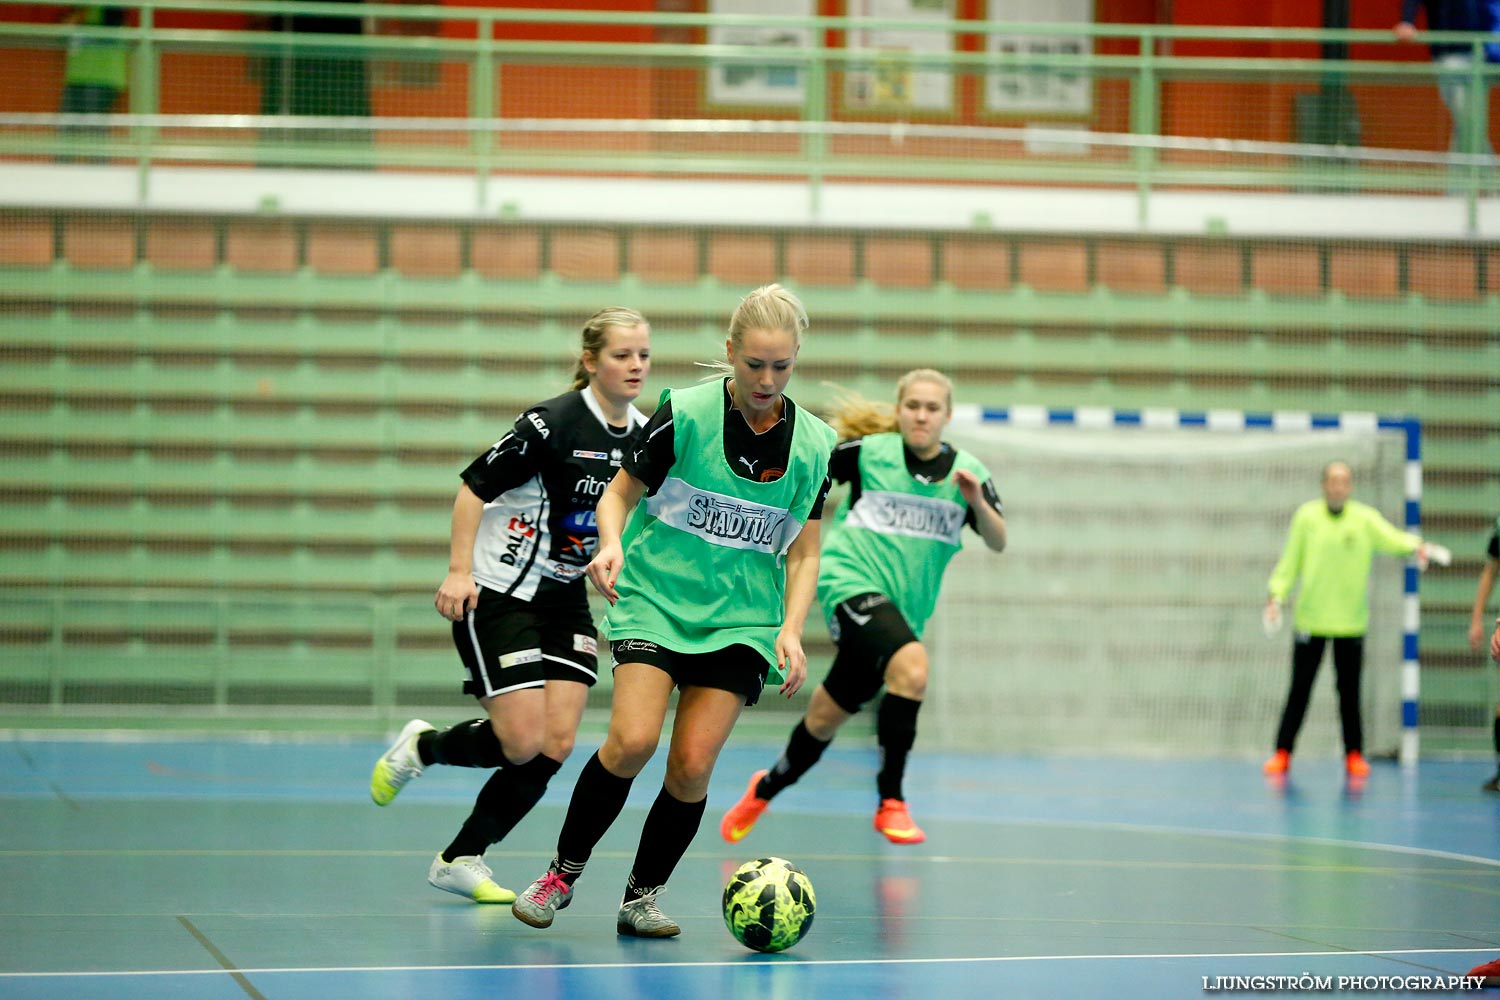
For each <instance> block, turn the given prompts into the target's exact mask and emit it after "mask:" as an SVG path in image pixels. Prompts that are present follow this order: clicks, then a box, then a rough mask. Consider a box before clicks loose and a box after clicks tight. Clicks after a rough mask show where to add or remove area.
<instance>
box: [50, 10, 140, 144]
mask: <svg viewBox="0 0 1500 1000" xmlns="http://www.w3.org/2000/svg"><path fill="white" fill-rule="evenodd" d="M62 20H63V23H64V24H73V25H79V26H87V27H106V28H120V27H124V25H125V12H124V11H123V10H122V9H120V8H119V7H114V6H110V5H106V4H90V5H89V6H86V7H74V8H72V9H71V10H69V11H68V12H67V13H65V14H64V15H63V17H62ZM129 72H130V50H129V49H128V48H127V47H126V46H125V45H124V44H123V43H120V42H114V41H107V40H102V39H98V38H89V37H85V36H84V35H83V34H81V33H77V32H75V33H74V35H73V37H72V38H70V39H69V40H68V55H67V61H66V64H65V66H64V69H63V91H62V102H61V104H60V105H59V107H58V111H60V112H61V113H62V114H65V115H69V114H72V115H107V114H109V113H110V112H112V111H114V110H115V105H116V104H118V103H119V100H120V95H121V94H123V93H124V92H125V85H126V81H127V79H128V75H129ZM58 131H59V133H60V134H61V135H63V136H65V137H67V138H69V139H82V138H103V137H104V136H105V135H107V134H108V133H109V129H108V128H106V127H105V126H103V125H64V126H62V128H60V129H59V130H58ZM74 159H75V157H74V156H73V154H71V153H64V154H63V155H61V156H59V157H58V162H60V163H71V162H73V160H74ZM89 159H90V162H93V163H103V162H104V157H102V156H95V157H90V158H89Z"/></svg>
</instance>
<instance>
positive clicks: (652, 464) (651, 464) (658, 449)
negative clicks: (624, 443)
mask: <svg viewBox="0 0 1500 1000" xmlns="http://www.w3.org/2000/svg"><path fill="white" fill-rule="evenodd" d="M676 460H677V447H676V439H675V437H674V435H673V431H672V401H671V400H670V399H668V400H667V401H666V402H665V403H663V404H661V405H660V406H658V407H657V408H656V412H655V413H653V414H651V419H650V420H648V421H646V425H645V426H644V427H642V428H641V429H640V430H638V431H636V432H635V436H634V437H633V438H631V444H630V450H629V452H627V453H626V455H625V460H624V461H623V462H621V463H620V468H622V469H624V470H625V471H626V472H628V473H630V474H631V475H632V476H634V477H635V478H637V479H639V480H640V481H641V482H643V483H645V484H646V491H647V493H648V494H650V495H654V494H655V493H656V491H657V490H658V489H660V488H661V484H662V483H664V482H666V481H667V473H668V472H670V471H671V470H672V463H673V462H675V461H676Z"/></svg>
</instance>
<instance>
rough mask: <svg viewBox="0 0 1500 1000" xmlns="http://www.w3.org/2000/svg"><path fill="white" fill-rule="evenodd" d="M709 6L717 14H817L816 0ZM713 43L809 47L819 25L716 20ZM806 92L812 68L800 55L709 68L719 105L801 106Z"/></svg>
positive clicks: (721, 0) (729, 1)
mask: <svg viewBox="0 0 1500 1000" xmlns="http://www.w3.org/2000/svg"><path fill="white" fill-rule="evenodd" d="M708 9H709V13H711V14H753V15H755V16H757V17H766V16H773V17H774V16H781V17H812V16H813V15H814V14H815V13H817V11H816V9H815V8H814V0H709V5H708ZM708 44H710V45H744V46H755V47H765V48H776V47H784V48H796V49H808V48H812V47H813V29H812V28H790V27H786V28H767V27H757V26H754V25H723V26H720V25H715V26H713V27H711V28H709V29H708ZM806 94H807V70H806V69H805V67H804V66H803V64H802V63H801V62H800V61H798V60H795V59H788V60H787V61H786V62H777V61H775V60H772V61H769V62H759V61H753V60H739V59H736V60H733V61H725V62H717V63H714V64H713V65H712V66H710V67H709V72H708V100H709V101H710V103H713V104H753V105H767V104H769V105H773V106H778V107H797V106H800V105H801V104H802V102H803V99H804V98H805V97H806Z"/></svg>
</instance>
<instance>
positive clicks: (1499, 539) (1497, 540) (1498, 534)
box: [1485, 528, 1500, 559]
mask: <svg viewBox="0 0 1500 1000" xmlns="http://www.w3.org/2000/svg"><path fill="white" fill-rule="evenodd" d="M1485 554H1486V555H1488V556H1489V557H1490V558H1491V559H1500V528H1496V529H1495V530H1494V531H1493V532H1491V534H1490V547H1489V548H1488V549H1486V550H1485Z"/></svg>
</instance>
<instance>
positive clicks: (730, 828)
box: [719, 771, 771, 844]
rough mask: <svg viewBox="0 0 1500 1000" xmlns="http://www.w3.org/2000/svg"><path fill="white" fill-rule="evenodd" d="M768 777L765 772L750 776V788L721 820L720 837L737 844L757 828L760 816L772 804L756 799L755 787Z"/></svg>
mask: <svg viewBox="0 0 1500 1000" xmlns="http://www.w3.org/2000/svg"><path fill="white" fill-rule="evenodd" d="M765 776H766V772H765V771H756V772H755V773H754V774H752V775H750V787H748V788H746V789H745V794H744V795H741V796H740V800H739V801H738V802H736V803H735V804H734V805H732V806H730V807H729V811H728V812H727V813H725V814H724V818H723V819H721V820H719V836H721V837H723V838H724V839H725V840H727V841H729V842H730V843H731V844H737V843H739V842H740V841H741V840H744V839H745V834H747V833H749V832H750V831H751V830H752V829H754V828H755V821H756V820H758V819H760V814H761V813H763V812H765V811H766V806H768V805H770V804H771V800H770V799H758V798H756V797H755V786H756V785H758V784H760V779H761V778H764V777H765Z"/></svg>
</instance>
